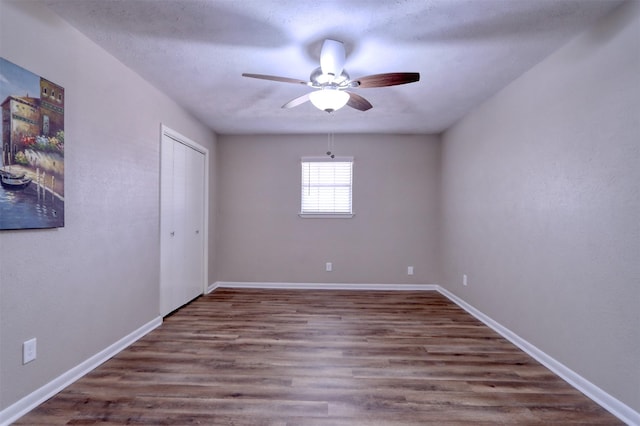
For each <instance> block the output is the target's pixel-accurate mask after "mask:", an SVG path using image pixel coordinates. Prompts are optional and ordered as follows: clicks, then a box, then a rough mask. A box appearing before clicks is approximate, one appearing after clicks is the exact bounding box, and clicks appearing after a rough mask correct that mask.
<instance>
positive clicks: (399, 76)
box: [352, 72, 420, 89]
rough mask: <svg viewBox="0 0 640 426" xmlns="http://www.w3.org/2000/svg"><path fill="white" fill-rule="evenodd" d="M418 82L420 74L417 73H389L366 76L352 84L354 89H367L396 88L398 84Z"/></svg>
mask: <svg viewBox="0 0 640 426" xmlns="http://www.w3.org/2000/svg"><path fill="white" fill-rule="evenodd" d="M416 81H420V73H417V72H389V73H386V74H375V75H368V76H366V77H360V78H357V79H355V80H353V81H352V82H356V83H357V85H356V86H355V87H359V88H361V89H368V88H371V87H387V86H397V85H399V84H407V83H415V82H416Z"/></svg>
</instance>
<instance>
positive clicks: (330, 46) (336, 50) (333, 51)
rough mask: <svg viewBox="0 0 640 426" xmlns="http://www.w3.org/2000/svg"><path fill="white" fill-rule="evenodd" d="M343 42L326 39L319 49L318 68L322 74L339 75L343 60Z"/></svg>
mask: <svg viewBox="0 0 640 426" xmlns="http://www.w3.org/2000/svg"><path fill="white" fill-rule="evenodd" d="M345 56H346V54H345V51H344V44H342V42H341V41H336V40H330V39H327V40H325V41H324V43H322V50H321V51H320V68H321V69H322V73H323V74H333V75H334V76H339V75H340V74H341V73H342V69H343V68H344V62H345Z"/></svg>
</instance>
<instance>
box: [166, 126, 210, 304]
mask: <svg viewBox="0 0 640 426" xmlns="http://www.w3.org/2000/svg"><path fill="white" fill-rule="evenodd" d="M205 179H206V155H205V153H203V152H201V151H199V150H197V149H194V148H193V147H191V146H188V145H186V144H185V143H182V142H181V141H179V140H176V139H174V138H172V137H170V136H167V135H166V134H164V133H163V137H162V145H161V171H160V186H161V190H160V233H161V235H160V262H161V264H160V312H161V314H162V315H167V314H168V313H170V312H172V311H174V310H175V309H177V308H179V307H180V306H182V305H184V304H185V303H188V302H189V301H191V300H192V299H194V298H195V297H197V296H198V295H200V294H202V293H203V290H204V283H205V255H206V250H205V244H206V238H205V232H206V227H205V223H204V221H205V212H206V180H205Z"/></svg>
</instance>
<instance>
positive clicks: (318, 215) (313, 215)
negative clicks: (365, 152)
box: [298, 157, 355, 219]
mask: <svg viewBox="0 0 640 426" xmlns="http://www.w3.org/2000/svg"><path fill="white" fill-rule="evenodd" d="M334 162H349V163H351V181H350V188H349V193H350V200H349V201H350V207H351V212H350V213H339V212H303V211H302V193H303V191H304V189H305V186H304V183H305V182H304V176H303V173H304V163H334ZM354 165H355V161H354V158H353V157H335V158H333V159H329V158H327V157H301V158H300V186H299V187H298V189H299V191H300V192H299V195H300V202H299V212H298V216H300V217H301V218H304V219H350V218H352V217H354V216H355V213H354V212H353V168H354Z"/></svg>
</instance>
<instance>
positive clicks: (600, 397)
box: [209, 281, 640, 426]
mask: <svg viewBox="0 0 640 426" xmlns="http://www.w3.org/2000/svg"><path fill="white" fill-rule="evenodd" d="M216 288H264V289H313V290H322V289H325V290H416V291H426V290H431V291H438V292H440V293H441V294H442V295H443V296H445V297H447V298H448V299H449V300H451V301H452V302H453V303H455V304H456V305H458V306H460V307H461V308H462V309H464V310H465V311H467V312H468V313H469V314H471V315H473V316H474V317H475V318H477V319H478V320H480V321H481V322H483V323H484V324H485V325H487V326H488V327H489V328H491V329H493V330H494V331H495V332H497V333H498V334H500V335H501V336H502V337H504V338H505V339H507V340H508V341H510V342H511V343H513V344H514V345H516V346H517V347H519V348H520V349H522V350H523V351H524V352H526V353H527V354H528V355H530V356H531V357H532V358H534V359H535V360H537V361H538V362H539V363H541V364H542V365H544V366H545V367H547V368H548V369H549V370H551V371H553V372H554V373H555V374H557V375H558V376H559V377H560V378H562V379H563V380H564V381H566V382H567V383H569V384H570V385H571V386H573V387H574V388H576V389H577V390H579V391H580V392H582V393H583V394H585V395H586V396H587V397H589V398H590V399H592V400H593V401H594V402H595V403H597V404H598V405H600V406H601V407H602V408H604V409H605V410H607V411H609V412H610V413H611V414H613V415H614V416H616V417H618V418H619V419H620V420H621V421H623V422H625V423H627V424H628V425H632V426H633V425H636V426H640V413H638V412H637V411H635V410H633V409H632V408H631V407H629V406H628V405H626V404H624V403H623V402H621V401H619V400H618V399H616V398H614V397H613V396H611V395H610V394H608V393H607V392H605V391H604V390H602V389H600V388H599V387H598V386H596V385H594V384H593V383H591V382H590V381H588V380H587V379H585V378H584V377H582V376H580V375H579V374H578V373H576V372H575V371H573V370H571V369H570V368H568V367H567V366H565V365H564V364H562V363H560V362H558V361H557V360H555V359H554V358H552V357H551V356H549V355H547V354H546V353H545V352H543V351H541V350H540V349H538V348H537V347H536V346H534V345H532V344H531V343H529V342H527V341H526V340H524V339H523V338H522V337H520V336H518V335H517V334H516V333H514V332H513V331H511V330H509V329H508V328H506V327H504V326H502V325H501V324H500V323H498V322H496V321H494V320H493V319H492V318H490V317H489V316H487V315H485V314H483V313H482V312H480V311H479V310H477V309H476V308H474V307H473V306H471V305H470V304H468V303H467V302H465V301H464V300H462V299H460V298H459V297H458V296H456V295H454V294H453V293H451V292H450V291H448V290H447V289H445V288H443V287H441V286H439V285H437V284H344V283H343V284H340V283H273V282H231V281H218V282H215V283H214V284H212V285H211V286H209V292H211V291H213V290H215V289H216Z"/></svg>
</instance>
